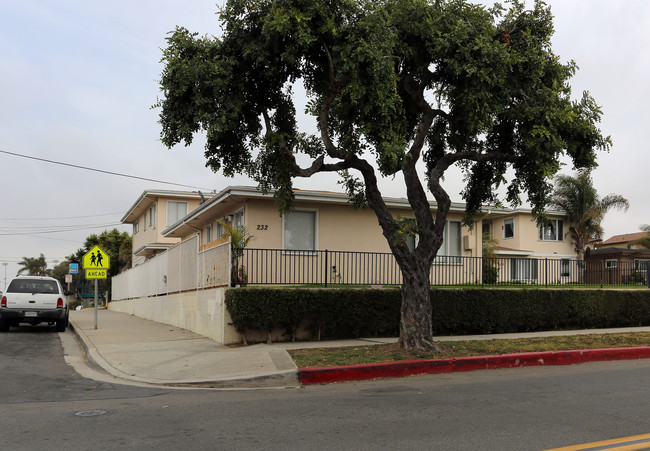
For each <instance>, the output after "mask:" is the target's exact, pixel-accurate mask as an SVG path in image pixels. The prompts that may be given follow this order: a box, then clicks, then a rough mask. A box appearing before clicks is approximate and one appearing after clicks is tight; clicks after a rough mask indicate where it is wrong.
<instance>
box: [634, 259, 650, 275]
mask: <svg viewBox="0 0 650 451" xmlns="http://www.w3.org/2000/svg"><path fill="white" fill-rule="evenodd" d="M648 262H650V260H648V259H638V260H637V259H635V260H634V271H636V272H646V269H647V264H648Z"/></svg>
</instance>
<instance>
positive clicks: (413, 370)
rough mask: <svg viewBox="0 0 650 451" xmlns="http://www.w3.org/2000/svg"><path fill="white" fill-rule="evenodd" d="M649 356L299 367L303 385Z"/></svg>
mask: <svg viewBox="0 0 650 451" xmlns="http://www.w3.org/2000/svg"><path fill="white" fill-rule="evenodd" d="M647 358H650V347H637V348H610V349H584V350H576V351H545V352H527V353H521V354H504V355H490V356H479V357H458V358H452V359H429V360H407V361H401V362H387V363H371V364H367V365H350V366H337V367H325V368H304V369H300V370H298V371H299V380H300V383H301V384H302V385H311V384H327V383H332V382H349V381H360V380H367V379H377V378H383V377H404V376H413V375H416V374H443V373H458V372H464V371H475V370H493V369H499V368H520V367H526V366H543V365H573V364H576V363H585V362H602V361H608V360H633V359H647Z"/></svg>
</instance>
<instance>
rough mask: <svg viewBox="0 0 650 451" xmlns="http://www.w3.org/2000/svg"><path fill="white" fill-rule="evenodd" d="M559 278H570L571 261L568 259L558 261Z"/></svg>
mask: <svg viewBox="0 0 650 451" xmlns="http://www.w3.org/2000/svg"><path fill="white" fill-rule="evenodd" d="M560 277H571V260H569V259H568V258H563V259H562V260H560Z"/></svg>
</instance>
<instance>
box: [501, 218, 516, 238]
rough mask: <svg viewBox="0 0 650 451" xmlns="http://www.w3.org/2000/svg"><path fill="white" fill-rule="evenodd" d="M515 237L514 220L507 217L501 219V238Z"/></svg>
mask: <svg viewBox="0 0 650 451" xmlns="http://www.w3.org/2000/svg"><path fill="white" fill-rule="evenodd" d="M514 237H515V220H514V218H508V219H504V220H503V238H514Z"/></svg>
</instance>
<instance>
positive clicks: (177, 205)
mask: <svg viewBox="0 0 650 451" xmlns="http://www.w3.org/2000/svg"><path fill="white" fill-rule="evenodd" d="M185 216H187V202H178V201H174V200H168V201H167V225H168V226H170V225H174V224H176V223H177V222H178V221H180V220H181V219H182V218H184V217H185Z"/></svg>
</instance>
